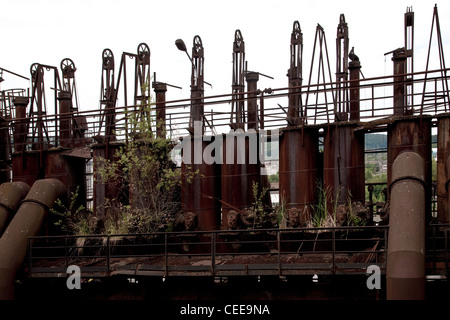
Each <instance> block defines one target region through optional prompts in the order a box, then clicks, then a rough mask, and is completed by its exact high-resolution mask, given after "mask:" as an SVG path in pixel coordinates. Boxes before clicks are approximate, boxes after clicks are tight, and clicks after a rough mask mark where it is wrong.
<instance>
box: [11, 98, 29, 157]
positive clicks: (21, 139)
mask: <svg viewBox="0 0 450 320" xmlns="http://www.w3.org/2000/svg"><path fill="white" fill-rule="evenodd" d="M28 100H29V99H28V97H15V98H14V107H15V109H16V119H15V121H14V134H13V136H14V152H21V151H22V150H23V149H24V148H25V145H24V143H25V139H26V136H27V119H26V117H27V105H28Z"/></svg>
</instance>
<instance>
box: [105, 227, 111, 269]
mask: <svg viewBox="0 0 450 320" xmlns="http://www.w3.org/2000/svg"><path fill="white" fill-rule="evenodd" d="M110 240H111V238H110V236H109V235H107V236H106V268H107V270H106V275H107V276H108V277H109V273H110V270H109V268H110V266H111V261H110V258H111V244H110Z"/></svg>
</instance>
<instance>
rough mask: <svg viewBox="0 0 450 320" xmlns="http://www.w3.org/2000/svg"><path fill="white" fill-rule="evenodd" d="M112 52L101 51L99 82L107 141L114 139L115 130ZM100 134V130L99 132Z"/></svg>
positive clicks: (100, 126)
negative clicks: (100, 80)
mask: <svg viewBox="0 0 450 320" xmlns="http://www.w3.org/2000/svg"><path fill="white" fill-rule="evenodd" d="M114 67H115V66H114V54H113V52H112V51H111V50H110V49H104V50H103V52H102V82H101V89H100V94H101V99H100V104H101V106H100V108H101V109H102V110H104V111H103V112H104V119H105V123H104V127H105V133H104V135H105V137H106V139H107V140H108V141H114V140H115V130H116V125H115V122H116V112H115V104H116V103H115V99H116V95H117V90H116V86H115V77H114ZM102 126H103V122H101V123H100V125H99V130H101V128H102ZM99 134H100V132H99Z"/></svg>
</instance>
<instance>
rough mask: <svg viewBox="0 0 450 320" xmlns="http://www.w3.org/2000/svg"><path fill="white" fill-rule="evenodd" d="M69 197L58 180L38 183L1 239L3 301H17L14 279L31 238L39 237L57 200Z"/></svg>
mask: <svg viewBox="0 0 450 320" xmlns="http://www.w3.org/2000/svg"><path fill="white" fill-rule="evenodd" d="M65 195H66V186H65V185H64V183H62V182H61V181H59V180H57V179H43V180H38V181H36V182H35V183H34V184H33V186H32V187H31V189H30V191H29V192H28V194H27V196H26V197H25V199H24V200H23V202H22V204H21V205H20V208H19V210H18V211H17V213H16V215H15V216H14V218H13V219H12V221H11V222H10V224H9V225H8V227H7V228H6V230H5V232H4V233H3V235H2V237H1V238H0V299H1V300H5V299H13V298H14V279H15V276H16V272H17V269H18V268H19V267H20V265H21V264H22V263H23V260H24V258H25V256H26V252H27V248H28V237H32V236H36V235H37V234H38V232H39V230H40V229H41V225H42V223H43V221H44V219H45V217H46V215H47V213H48V210H49V208H51V207H52V206H53V204H54V203H55V201H56V200H57V199H58V198H60V197H64V196H65Z"/></svg>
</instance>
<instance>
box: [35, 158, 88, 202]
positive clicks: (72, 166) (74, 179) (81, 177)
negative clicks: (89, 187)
mask: <svg viewBox="0 0 450 320" xmlns="http://www.w3.org/2000/svg"><path fill="white" fill-rule="evenodd" d="M72 150H74V149H72ZM44 177H45V179H58V180H60V181H62V182H63V183H64V185H65V186H66V187H67V191H66V192H67V196H68V197H69V198H70V194H71V192H76V190H77V188H78V196H77V198H76V204H75V207H76V208H78V207H80V206H81V205H83V207H86V158H85V156H82V157H79V156H78V155H77V154H76V153H75V152H74V153H72V154H67V153H65V152H62V151H61V150H60V149H54V150H50V151H48V152H46V154H45V175H44Z"/></svg>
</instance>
